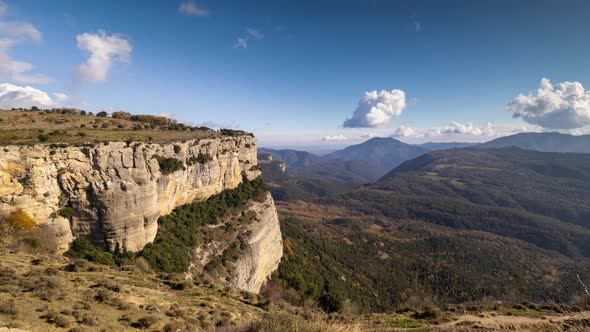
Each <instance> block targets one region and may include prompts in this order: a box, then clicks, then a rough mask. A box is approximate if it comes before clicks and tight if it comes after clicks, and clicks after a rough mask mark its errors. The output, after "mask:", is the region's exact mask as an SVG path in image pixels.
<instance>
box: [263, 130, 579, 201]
mask: <svg viewBox="0 0 590 332" xmlns="http://www.w3.org/2000/svg"><path fill="white" fill-rule="evenodd" d="M510 147H514V148H519V149H522V150H534V151H540V152H562V153H564V152H578V153H590V135H585V136H573V135H567V134H560V133H521V134H516V135H511V136H506V137H500V138H497V139H494V140H492V141H489V142H486V143H481V144H476V143H464V142H449V143H433V142H429V143H424V144H420V145H411V144H406V143H403V142H400V141H398V140H396V139H394V138H391V137H385V138H384V137H376V138H372V139H369V140H367V141H365V142H363V143H360V144H355V145H350V146H348V147H346V148H344V149H341V150H337V151H334V152H332V153H329V154H327V155H324V156H318V155H315V154H313V153H310V152H305V151H298V150H292V149H284V150H278V149H265V148H261V149H259V152H260V153H269V154H271V155H272V157H273V159H274V160H281V161H284V162H285V164H286V165H287V173H286V174H273V175H272V176H271V175H270V174H266V177H267V178H266V180H267V181H269V180H272V181H275V182H274V183H275V184H277V188H278V187H284V188H285V190H286V191H290V192H291V194H290V195H287V196H289V197H291V198H292V197H295V196H296V197H300V198H302V199H303V198H305V197H307V196H310V195H311V196H310V197H317V196H325V195H329V194H332V193H337V192H343V191H346V190H351V189H353V188H354V187H355V186H358V185H360V184H364V183H369V182H374V181H377V180H378V179H379V178H381V177H382V176H384V175H385V174H387V173H388V172H390V171H391V170H392V169H394V168H396V167H397V166H399V165H400V164H402V163H403V162H405V161H406V160H410V159H413V158H416V157H419V156H421V155H424V154H425V153H428V152H430V151H440V150H448V149H464V148H474V149H497V148H510ZM416 160H420V158H418V159H416ZM293 179H297V181H298V182H295V183H296V184H297V185H293V183H294V182H293ZM279 183H283V184H287V183H288V184H289V185H288V186H287V185H284V186H281V185H279ZM295 189H297V190H299V191H298V193H297V194H296V195H295V196H294V195H293V193H294V190H295ZM311 193H313V194H311Z"/></svg>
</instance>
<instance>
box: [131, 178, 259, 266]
mask: <svg viewBox="0 0 590 332" xmlns="http://www.w3.org/2000/svg"><path fill="white" fill-rule="evenodd" d="M267 191H268V189H267V187H266V185H265V183H264V181H262V179H261V178H260V177H259V178H256V179H255V180H253V181H244V182H242V183H241V184H240V185H239V186H238V187H237V188H235V189H228V190H224V191H223V192H221V193H219V194H217V195H214V196H211V197H209V199H207V200H206V201H200V202H194V203H190V204H186V205H182V206H179V207H177V208H176V209H174V211H172V213H170V214H168V215H166V216H162V217H160V219H159V220H158V224H159V225H158V234H157V235H156V239H155V240H154V242H153V243H150V244H147V245H146V246H145V248H144V250H143V252H142V255H143V257H144V258H145V259H146V260H147V261H148V263H149V264H150V266H151V267H152V268H153V269H154V270H156V271H162V272H167V273H173V272H183V271H186V270H187V268H188V266H189V263H190V251H191V250H193V249H194V248H195V246H196V245H197V242H198V237H199V233H200V232H199V228H200V227H201V226H203V225H207V224H215V223H217V220H218V218H220V217H222V216H224V215H225V214H227V213H228V212H230V211H231V210H233V209H237V208H240V207H242V206H243V205H244V204H246V202H248V201H249V200H252V199H258V198H260V197H261V196H262V195H263V194H265V193H266V192H267Z"/></svg>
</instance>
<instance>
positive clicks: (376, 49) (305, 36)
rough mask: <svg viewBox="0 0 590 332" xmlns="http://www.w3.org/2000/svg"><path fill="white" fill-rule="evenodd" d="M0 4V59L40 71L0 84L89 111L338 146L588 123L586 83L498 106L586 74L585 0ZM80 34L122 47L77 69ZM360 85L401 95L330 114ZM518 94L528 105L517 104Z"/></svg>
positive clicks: (479, 136)
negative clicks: (21, 29) (568, 100)
mask: <svg viewBox="0 0 590 332" xmlns="http://www.w3.org/2000/svg"><path fill="white" fill-rule="evenodd" d="M4 4H5V7H6V10H5V11H4V13H3V14H2V16H1V17H0V38H3V37H5V38H12V39H13V40H15V41H16V43H15V44H14V45H12V46H10V47H9V48H6V49H4V51H3V52H4V54H2V55H3V56H2V57H0V65H1V64H2V62H3V61H4V62H7V61H8V60H7V57H6V56H5V55H8V56H9V59H10V60H12V61H19V62H25V63H28V64H31V65H33V66H34V68H33V69H32V70H30V71H29V72H28V73H29V74H35V75H42V76H43V78H45V81H49V82H44V80H43V79H38V77H37V79H34V80H31V79H27V78H25V79H22V77H21V78H19V77H16V76H15V75H14V74H13V75H11V74H10V73H11V72H10V71H8V72H7V71H6V70H4V71H1V70H0V75H2V77H1V78H2V82H3V83H10V84H13V85H16V86H19V87H24V86H27V85H29V86H32V87H33V88H36V89H38V90H41V91H44V92H47V93H48V95H49V96H50V97H51V98H53V100H52V101H53V102H55V103H58V101H57V100H55V97H53V95H52V94H53V93H63V94H65V95H67V96H68V98H67V100H65V99H64V100H63V101H59V103H61V104H64V105H72V106H79V107H82V108H86V109H89V110H93V111H99V110H103V109H121V110H125V111H129V112H132V113H150V114H160V113H168V114H171V115H172V116H173V117H174V118H176V119H178V120H180V121H184V122H190V123H204V122H207V123H210V124H213V123H215V124H218V125H221V126H224V127H236V128H241V129H245V130H249V131H253V132H254V133H255V134H256V135H257V136H258V137H259V140H260V142H261V145H267V146H313V145H334V146H337V145H347V144H351V143H356V142H358V141H360V140H363V139H366V138H368V137H371V136H387V135H392V134H394V136H395V137H398V138H400V139H401V140H404V141H408V142H421V141H458V140H461V141H482V140H487V139H489V138H491V137H494V136H498V135H504V134H509V133H512V132H514V131H516V130H562V131H568V132H573V133H586V132H588V130H587V129H588V125H589V124H590V122H588V121H587V120H588V119H590V106H588V107H587V108H588V109H586V106H584V105H585V104H584V103H585V102H586V100H587V99H585V98H586V97H587V95H586V92H587V91H586V90H582V92H581V94H580V93H578V94H577V95H576V96H577V97H576V96H575V98H578V100H581V103H582V107H581V108H580V107H579V105H580V103H579V102H578V103H577V104H576V105H578V106H575V107H577V109H576V110H575V112H577V113H576V117H575V118H574V119H569V118H568V119H567V121H566V120H563V117H564V116H567V115H565V114H566V113H568V111H569V113H570V114H571V109H569V110H568V109H567V106H563V107H561V108H560V107H557V108H556V109H546V108H543V107H545V106H546V104H547V103H545V102H543V100H541V99H533V100H532V101H531V100H527V101H522V102H521V103H519V104H518V105H516V106H514V107H512V108H510V109H507V107H506V106H507V105H508V104H509V103H510V102H511V101H512V100H513V99H514V98H515V97H516V96H517V95H518V94H520V93H523V94H525V95H526V94H528V93H529V92H531V93H532V94H533V96H532V98H535V95H536V94H537V89H538V88H539V86H540V84H541V83H540V82H541V79H543V78H548V79H550V88H548V89H549V90H552V91H553V90H555V89H557V88H556V87H555V86H556V84H558V83H560V82H579V83H580V84H582V85H585V86H590V66H588V59H590V41H589V39H588V36H589V35H590V34H589V33H590V20H589V19H588V17H590V2H588V1H582V0H580V1H568V0H555V1H546V0H537V1H471V0H470V1H435V0H433V1H407V0H405V1H377V0H373V1H360V0H359V1H352V0H347V1H346V0H342V1H335V0H334V1H322V0H316V1H302V0H294V1H287V0H275V1H222V0H215V1H213V0H209V1H207V0H194V1H183V0H179V1H173V0H167V1H164V0H162V1H155V0H153V1H149V0H146V1H59V0H54V1H33V0H19V1H10V0H6V1H4ZM183 6H185V7H183ZM187 6H188V7H187ZM183 8H184V10H183ZM186 8H189V9H188V10H187V9H186ZM1 22H5V23H6V22H12V23H14V22H18V23H19V24H24V23H28V24H30V25H32V26H33V27H34V29H36V30H37V31H38V32H39V33H40V34H41V35H42V36H41V37H40V38H36V37H35V36H34V35H32V34H29V35H27V34H23V33H21V34H20V35H18V34H17V33H16V32H15V31H10V29H11V28H12V29H14V28H15V26H14V24H13V25H12V26H6V24H5V25H4V26H3V25H2V24H1ZM84 33H86V34H89V35H93V36H96V38H105V39H106V38H109V37H114V38H116V40H117V41H124V42H125V43H126V44H125V45H126V46H128V49H127V50H126V51H124V52H123V53H125V52H126V53H125V54H122V53H119V54H114V55H112V54H111V55H110V56H111V58H109V59H107V60H105V61H107V62H108V69H107V70H106V72H105V76H104V79H102V78H101V75H100V74H96V75H98V76H92V77H89V76H88V75H86V76H85V75H80V74H79V68H80V65H82V64H84V63H86V62H87V61H88V58H89V54H90V52H89V51H88V50H87V49H83V47H82V48H81V47H79V45H78V42H77V39H76V38H77V37H78V36H81V35H83V34H84ZM89 35H87V37H88V38H91V36H89ZM240 38H241V39H242V42H241V43H240V42H239V40H240ZM92 40H95V41H96V39H92ZM244 42H245V43H244ZM0 46H1V45H0ZM244 46H246V47H244ZM0 51H2V49H1V48H0ZM100 64H101V65H105V63H104V62H101V63H100ZM91 69H96V68H94V67H93V68H91ZM101 70H103V71H104V68H102V69H101ZM12 73H13V72H12ZM82 76H85V77H82ZM554 85H555V86H554ZM373 90H375V91H377V92H379V91H382V90H385V91H386V92H389V91H392V90H400V91H402V92H403V93H404V95H405V96H404V98H405V99H404V106H403V107H401V110H400V109H395V107H394V109H393V110H391V109H390V111H391V112H392V113H391V114H385V115H384V116H385V118H384V120H386V121H381V122H379V124H378V126H374V125H372V124H370V123H367V122H366V121H364V122H363V121H352V122H351V123H353V125H354V126H357V127H358V126H361V127H360V128H343V123H344V121H345V120H346V119H348V118H351V117H353V113H354V112H355V110H357V109H359V112H358V117H359V118H358V119H361V120H362V119H363V117H364V116H366V115H367V114H368V113H369V112H372V111H371V109H372V107H373V106H375V105H376V104H375V103H376V102H379V100H373V101H366V102H364V103H363V102H362V101H361V99H362V98H363V96H364V94H365V92H368V91H373ZM565 90H567V89H565ZM565 90H564V91H565ZM568 91H569V90H568ZM588 95H590V93H588ZM386 96H387V95H386ZM560 96H561V94H560ZM539 98H541V97H539ZM389 100H391V99H389ZM359 101H361V104H363V105H364V106H363V105H361V106H359ZM531 102H532V103H533V104H534V105H536V106H535V107H536V108H534V109H532V108H530V107H529V108H526V109H525V108H523V107H524V106H523V105H525V104H526V105H529V106H530V104H531ZM544 105H545V106H544ZM365 106H366V107H365ZM517 106H518V107H517ZM572 107H573V106H572ZM398 108H400V107H399V105H398ZM387 112H388V111H387V110H385V113H387ZM513 114H519V118H518V119H513V118H512V116H513ZM549 115H550V116H549ZM548 118H549V120H547V119H548ZM355 119H356V118H355ZM554 119H557V120H554ZM550 121H553V122H550ZM469 123H471V125H469ZM554 123H555V125H553V124H554ZM565 123H567V124H565ZM523 126H524V128H523Z"/></svg>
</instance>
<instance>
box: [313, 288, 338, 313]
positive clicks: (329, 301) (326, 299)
mask: <svg viewBox="0 0 590 332" xmlns="http://www.w3.org/2000/svg"><path fill="white" fill-rule="evenodd" d="M318 304H319V305H320V307H321V308H322V309H323V310H324V311H325V312H328V313H331V312H339V311H340V310H342V307H343V306H344V300H343V299H342V296H341V295H340V294H338V293H336V292H326V293H324V294H322V295H321V296H320V298H319V299H318Z"/></svg>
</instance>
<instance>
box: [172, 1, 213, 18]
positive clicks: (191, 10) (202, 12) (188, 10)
mask: <svg viewBox="0 0 590 332" xmlns="http://www.w3.org/2000/svg"><path fill="white" fill-rule="evenodd" d="M178 11H179V12H181V13H182V14H184V15H188V16H209V10H208V9H205V8H202V7H200V6H197V4H195V3H194V2H192V1H184V2H182V3H181V4H180V6H178Z"/></svg>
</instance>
